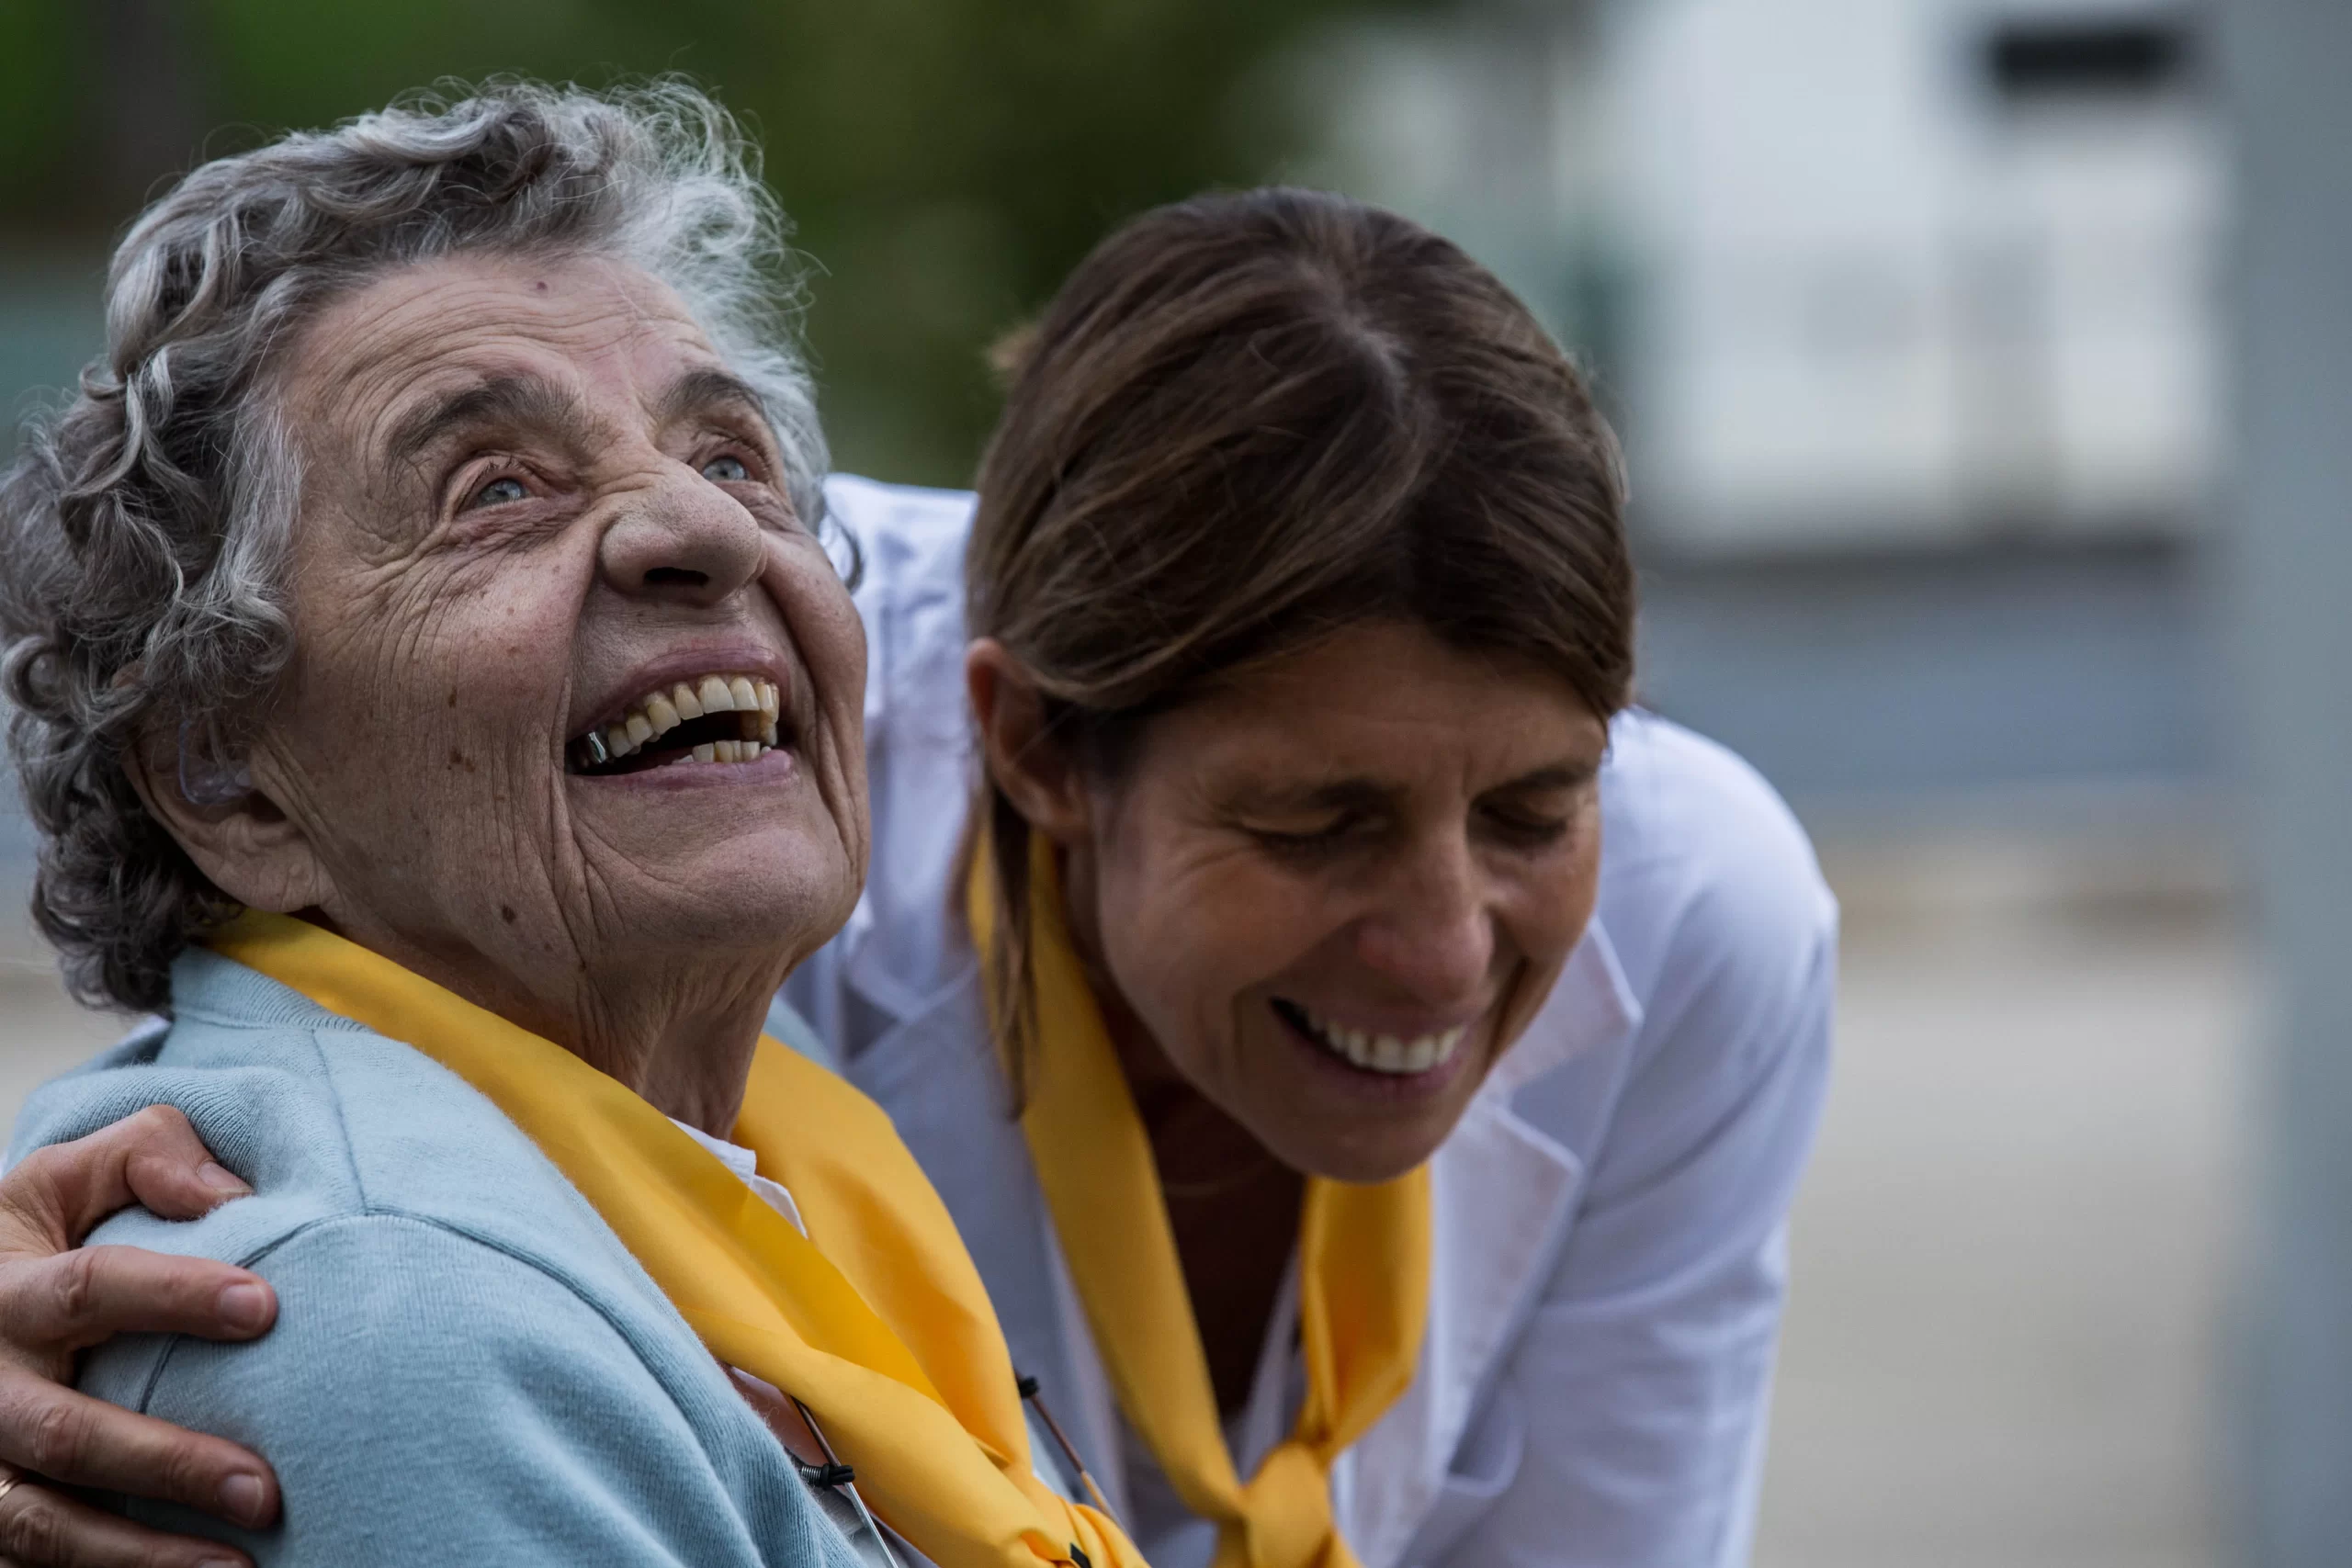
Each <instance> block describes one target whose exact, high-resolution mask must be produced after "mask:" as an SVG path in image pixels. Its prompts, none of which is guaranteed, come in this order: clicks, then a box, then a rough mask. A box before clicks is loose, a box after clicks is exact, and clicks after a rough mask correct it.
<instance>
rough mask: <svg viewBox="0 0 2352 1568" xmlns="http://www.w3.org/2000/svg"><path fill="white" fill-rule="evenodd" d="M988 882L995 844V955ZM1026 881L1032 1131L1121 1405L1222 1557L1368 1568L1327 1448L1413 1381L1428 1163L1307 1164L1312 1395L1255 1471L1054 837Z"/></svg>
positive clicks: (1243, 1566)
mask: <svg viewBox="0 0 2352 1568" xmlns="http://www.w3.org/2000/svg"><path fill="white" fill-rule="evenodd" d="M994 886H995V878H994V876H993V874H991V873H990V871H989V857H988V855H987V853H986V852H985V847H983V852H982V853H981V854H979V855H978V857H976V859H975V862H974V865H973V872H972V879H971V882H970V885H969V886H967V889H966V894H967V901H968V908H969V912H970V915H971V920H972V934H973V939H974V941H975V942H977V943H978V946H979V948H980V950H981V952H983V953H986V952H987V951H988V946H989V941H990V939H991V935H992V932H993V930H994V925H995V919H994V908H995V898H994ZM1029 887H1030V893H1029V921H1030V935H1029V943H1030V954H1031V959H1030V963H1031V976H1032V979H1033V983H1034V984H1035V987H1036V998H1035V999H1036V1009H1037V1031H1038V1035H1039V1039H1038V1042H1037V1060H1036V1062H1035V1071H1034V1072H1033V1073H1032V1074H1031V1076H1030V1080H1029V1104H1028V1107H1027V1109H1026V1110H1025V1111H1024V1112H1023V1116H1022V1130H1023V1132H1024V1133H1025V1134H1027V1135H1028V1142H1029V1155H1030V1158H1031V1159H1032V1160H1033V1161H1034V1162H1035V1166H1036V1168H1037V1179H1038V1182H1039V1184H1040V1185H1041V1186H1042V1187H1043V1188H1044V1189H1045V1193H1046V1204H1047V1205H1048V1206H1049V1207H1050V1208H1051V1209H1052V1210H1053V1214H1054V1225H1055V1229H1056V1231H1057V1234H1058V1235H1059V1236H1060V1239H1061V1247H1062V1255H1063V1256H1064V1257H1065V1258H1068V1259H1069V1268H1070V1273H1071V1275H1072V1277H1073V1279H1074V1280H1075V1281H1076V1283H1077V1286H1078V1294H1079V1299H1080V1301H1081V1302H1082V1303H1085V1307H1086V1319H1087V1323H1088V1325H1090V1326H1091V1328H1092V1329H1093V1332H1094V1343H1095V1344H1096V1346H1097V1347H1098V1348H1100V1350H1101V1352H1102V1356H1103V1364H1104V1366H1105V1368H1106V1370H1107V1371H1109V1373H1110V1378H1111V1384H1112V1387H1113V1388H1114V1390H1115V1391H1116V1393H1117V1394H1118V1399H1119V1406H1120V1408H1121V1409H1122V1410H1123V1411H1125V1414H1126V1417H1127V1420H1128V1422H1129V1424H1130V1425H1132V1426H1133V1427H1135V1428H1136V1431H1137V1432H1138V1433H1140V1434H1141V1435H1142V1437H1143V1438H1144V1440H1145V1441H1146V1442H1147V1443H1148V1444H1149V1445H1150V1447H1151V1451H1152V1454H1153V1455H1154V1457H1156V1458H1157V1459H1158V1460H1159V1466H1160V1468H1161V1470H1163V1471H1164V1472H1167V1475H1168V1479H1169V1481H1170V1483H1172V1484H1173V1485H1174V1486H1175V1488H1176V1493H1177V1495H1179V1496H1180V1497H1182V1499H1183V1500H1184V1505H1185V1506H1187V1507H1189V1508H1190V1509H1192V1510H1193V1513H1195V1514H1197V1515H1199V1516H1200V1517H1203V1518H1208V1519H1215V1520H1216V1522H1217V1525H1218V1527H1219V1533H1218V1547H1217V1556H1216V1568H1356V1555H1355V1553H1354V1552H1353V1551H1351V1550H1349V1547H1348V1544H1347V1542H1346V1541H1345V1540H1341V1539H1340V1533H1339V1531H1338V1529H1336V1528H1335V1527H1334V1525H1333V1523H1332V1519H1331V1486H1330V1469H1331V1461H1333V1460H1334V1459H1336V1458H1338V1457H1339V1455H1340V1453H1341V1452H1342V1451H1343V1450H1346V1449H1347V1448H1348V1446H1349V1445H1350V1444H1351V1443H1353V1442H1354V1441H1355V1440H1356V1439H1357V1438H1361V1437H1363V1435H1364V1433H1365V1432H1367V1431H1369V1430H1370V1429H1371V1428H1372V1425H1373V1423H1374V1422H1375V1421H1377V1420H1378V1419H1379V1418H1380V1416H1381V1414H1382V1412H1384V1411H1385V1410H1386V1409H1387V1408H1388V1406H1389V1405H1390V1404H1394V1403H1395V1402H1396V1400H1397V1396H1398V1395H1399V1394H1401V1393H1404V1391H1405V1389H1406V1387H1407V1386H1408V1384H1409V1383H1411V1382H1412V1381H1413V1370H1414V1365H1415V1363H1416V1361H1417V1360H1418V1359H1419V1354H1420V1345H1421V1329H1422V1326H1423V1325H1424V1323H1425V1322H1426V1321H1427V1318H1428V1314H1429V1277H1430V1178H1429V1168H1428V1167H1427V1166H1422V1167H1419V1168H1416V1169H1414V1170H1412V1171H1410V1172H1408V1174H1406V1175H1404V1176H1401V1177H1398V1178H1397V1179H1395V1180H1393V1181H1385V1182H1382V1183H1380V1184H1378V1185H1376V1186H1350V1185H1348V1184H1345V1183H1342V1182H1338V1181H1329V1180H1326V1179H1322V1178H1320V1177H1314V1178H1310V1179H1308V1180H1307V1183H1306V1207H1305V1211H1304V1213H1302V1215H1301V1216H1300V1220H1299V1235H1298V1258H1299V1337H1300V1340H1301V1344H1302V1348H1303V1349H1304V1352H1305V1356H1306V1403H1305V1404H1304V1405H1302V1406H1301V1408H1300V1410H1299V1413H1298V1424H1297V1426H1296V1427H1295V1428H1294V1429H1293V1430H1292V1432H1291V1435H1290V1437H1289V1438H1288V1439H1287V1440H1285V1441H1284V1442H1283V1443H1282V1444H1280V1445H1279V1446H1277V1447H1276V1448H1275V1449H1274V1450H1273V1451H1272V1453H1270V1454H1268V1455H1267V1456H1266V1460H1265V1462H1264V1463H1263V1464H1261V1465H1260V1466H1259V1468H1258V1473H1257V1474H1256V1475H1254V1476H1252V1477H1251V1478H1250V1481H1249V1482H1248V1483H1247V1484H1244V1483H1243V1482H1242V1481H1241V1478H1240V1476H1239V1474H1238V1472H1236V1470H1235V1468H1234V1463H1233V1456H1232V1455H1231V1453H1229V1452H1228V1451H1227V1448H1226V1444H1225V1434H1224V1430H1223V1428H1222V1427H1220V1425H1219V1424H1218V1421H1217V1410H1216V1393H1215V1391H1214V1388H1213V1385H1212V1384H1211V1383H1210V1381H1209V1370H1208V1358H1207V1355H1206V1353H1205V1352H1204V1350H1203V1349H1202V1347H1201V1336H1200V1329H1199V1326H1198V1325H1196V1324H1195V1323H1194V1322H1193V1304H1192V1297H1191V1296H1190V1294H1189V1293H1188V1292H1187V1291H1186V1289H1185V1285H1184V1271H1183V1267H1182V1264H1181V1263H1180V1262H1179V1261H1178V1258H1177V1255H1176V1240H1175V1234H1174V1232H1173V1231H1172V1230H1171V1229H1170V1225H1169V1221H1168V1208H1167V1204H1166V1202H1165V1201H1164V1200H1163V1198H1162V1197H1161V1194H1160V1190H1159V1173H1158V1170H1157V1168H1155V1167H1154V1165H1153V1163H1152V1156H1151V1144H1150V1140H1149V1138H1148V1136H1147V1135H1146V1134H1145V1132H1144V1127H1143V1122H1142V1119H1141V1118H1140V1117H1139V1116H1138V1115H1137V1114H1136V1106H1135V1098H1134V1096H1133V1095H1132V1094H1131V1093H1130V1092H1129V1091H1128V1089H1127V1081H1126V1077H1125V1075H1124V1074H1123V1073H1122V1072H1121V1071H1120V1068H1119V1063H1118V1058H1117V1056H1116V1055H1115V1054H1114V1051H1113V1049H1112V1045H1111V1040H1110V1036H1109V1034H1108V1033H1107V1032H1105V1030H1104V1028H1103V1014H1102V1010H1101V1009H1100V1008H1099V1007H1098V1006H1097V1005H1096V1004H1095V1000H1094V992H1093V988H1092V987H1091V986H1090V985H1089V984H1088V983H1087V979H1086V976H1085V974H1084V972H1083V970H1082V969H1081V968H1080V964H1079V960H1078V955H1077V953H1076V952H1075V951H1074V950H1073V949H1072V947H1071V945H1070V939H1069V929H1068V927H1067V925H1066V923H1065V921H1064V919H1063V913H1062V897H1061V886H1060V874H1059V871H1058V868H1057V865H1056V863H1055V857H1054V852H1053V849H1052V846H1051V845H1050V844H1049V843H1048V842H1047V841H1046V839H1045V838H1044V837H1043V835H1038V836H1036V837H1035V838H1034V839H1033V840H1032V852H1031V856H1030V865H1029Z"/></svg>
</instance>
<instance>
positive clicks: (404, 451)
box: [386, 376, 590, 463]
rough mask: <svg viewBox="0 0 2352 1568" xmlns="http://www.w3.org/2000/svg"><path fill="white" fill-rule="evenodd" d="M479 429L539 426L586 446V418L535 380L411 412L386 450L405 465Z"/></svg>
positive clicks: (476, 389) (483, 385)
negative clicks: (450, 437)
mask: <svg viewBox="0 0 2352 1568" xmlns="http://www.w3.org/2000/svg"><path fill="white" fill-rule="evenodd" d="M481 424H507V425H519V424H539V425H547V426H550V427H552V428H555V429H557V430H560V432H562V434H565V435H567V436H569V437H571V438H573V439H574V440H576V441H578V442H579V443H580V444H581V445H588V444H589V443H588V442H587V440H586V437H587V436H588V434H589V432H590V421H589V419H588V416H587V413H586V412H585V411H584V410H582V408H581V407H580V404H579V403H578V401H577V400H574V399H573V398H571V396H570V395H569V394H568V393H565V392H563V391H562V390H560V389H558V388H556V387H554V386H551V385H550V384H548V382H546V381H543V380H541V379H540V378H537V377H536V376H492V377H490V378H487V379H484V380H481V381H477V382H475V383H474V384H473V385H471V386H469V387H461V388H459V389H457V390H456V391H453V392H450V393H448V394H447V395H446V396H443V397H439V398H435V399H433V400H429V401H427V402H425V403H424V404H422V405H421V406H419V407H417V408H415V409H413V410H411V411H410V412H408V413H407V414H406V415H404V416H403V417H402V418H401V422H400V423H398V424H396V425H394V426H393V427H392V434H391V438H390V441H389V442H387V443H386V450H387V451H388V452H389V453H390V457H391V458H392V460H393V461H394V462H396V463H404V462H408V461H410V460H411V459H413V458H414V457H417V456H418V455H419V454H421V453H423V452H424V451H425V450H426V449H428V448H429V447H431V446H433V445H434V444H435V443H436V442H438V441H440V440H441V439H442V438H443V437H445V436H447V434H449V433H450V432H451V431H454V430H462V429H465V428H466V427H468V426H470V425H481Z"/></svg>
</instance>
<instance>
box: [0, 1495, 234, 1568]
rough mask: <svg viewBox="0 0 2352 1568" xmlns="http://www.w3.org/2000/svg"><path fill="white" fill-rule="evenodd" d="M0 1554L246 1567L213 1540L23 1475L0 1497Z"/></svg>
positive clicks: (143, 1566) (56, 1567)
mask: <svg viewBox="0 0 2352 1568" xmlns="http://www.w3.org/2000/svg"><path fill="white" fill-rule="evenodd" d="M0 1553H5V1554H6V1562H9V1563H12V1564H22V1565H23V1568H232V1565H233V1568H252V1563H253V1559H251V1558H249V1557H247V1556H246V1555H245V1554H244V1553H243V1552H242V1551H237V1550H235V1549H234V1548H233V1547H228V1546H223V1545H221V1544H220V1542H219V1541H213V1540H191V1539H190V1538H188V1537H187V1536H173V1535H164V1534H162V1533H161V1532H159V1531H156V1530H151V1529H143V1528H141V1526H138V1525H134V1524H132V1523H131V1522H130V1521H129V1520H128V1519H120V1518H117V1517H115V1516H113V1515H112V1514H107V1513H101V1512H100V1511H99V1510H97V1509H96V1508H93V1507H91V1506H89V1505H87V1504H85V1503H80V1502H76V1501H75V1500H74V1499H73V1498H71V1497H68V1496H66V1495H63V1494H62V1493H60V1492H58V1491H55V1490H54V1489H52V1488H51V1487H48V1486H45V1485H43V1484H41V1483H40V1481H39V1480H38V1479H33V1478H28V1479H26V1480H24V1481H21V1482H19V1483H17V1484H16V1485H15V1486H13V1487H11V1488H9V1490H8V1493H7V1495H6V1496H0Z"/></svg>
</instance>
